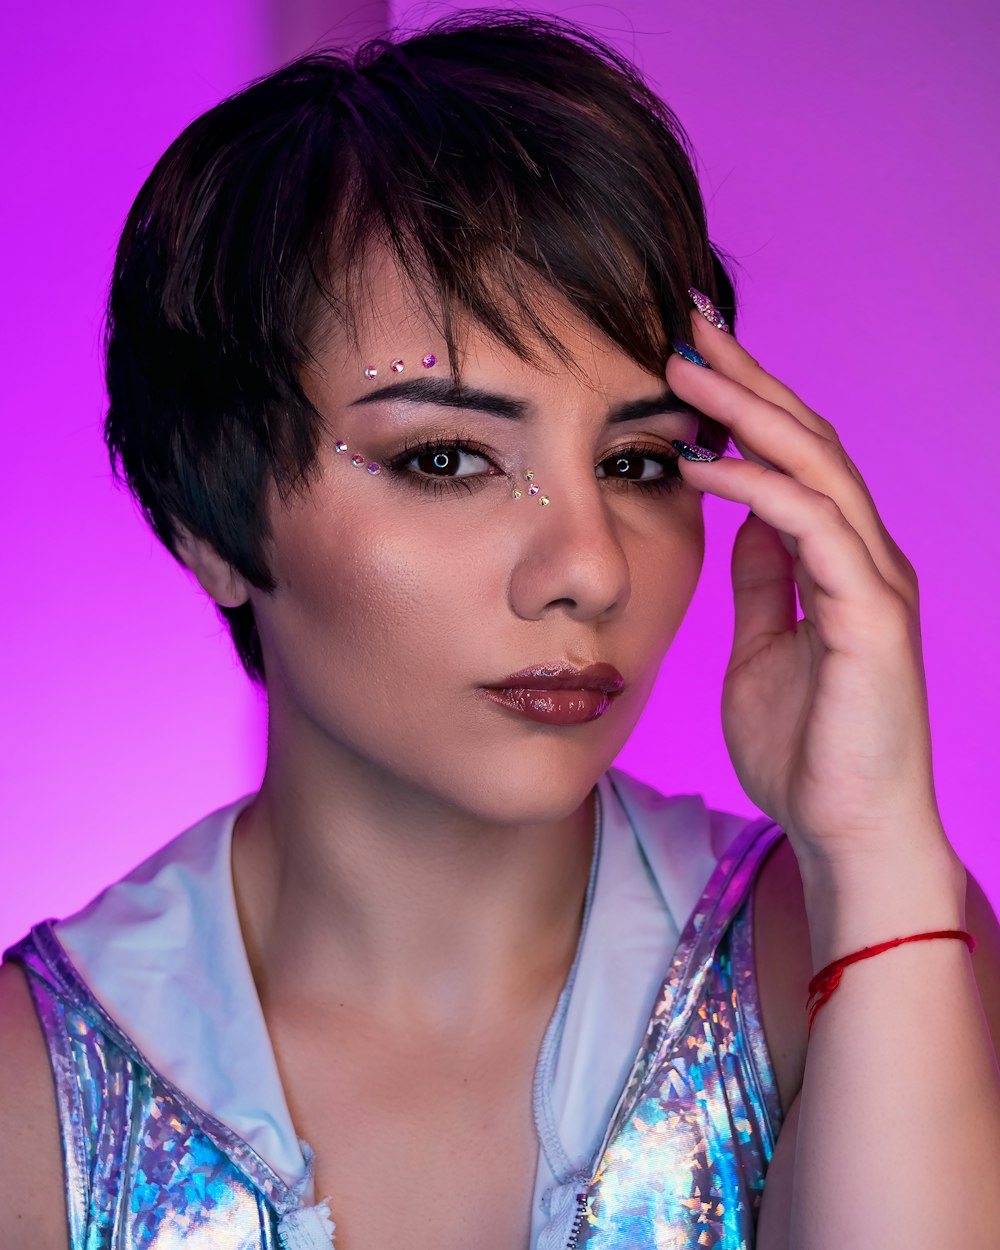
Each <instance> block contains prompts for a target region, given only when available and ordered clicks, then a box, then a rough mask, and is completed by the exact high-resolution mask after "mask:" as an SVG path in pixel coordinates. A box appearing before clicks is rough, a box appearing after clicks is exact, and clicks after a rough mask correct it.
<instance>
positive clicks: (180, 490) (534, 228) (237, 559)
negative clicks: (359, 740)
mask: <svg viewBox="0 0 1000 1250" xmlns="http://www.w3.org/2000/svg"><path fill="white" fill-rule="evenodd" d="M691 153H692V149H691V144H690V141H689V139H688V137H687V135H686V134H685V132H684V130H683V128H682V127H681V125H680V123H679V122H678V121H677V119H676V118H675V116H674V114H673V113H672V111H671V110H670V109H669V108H668V107H667V105H666V104H664V103H663V101H661V100H660V99H658V98H657V96H656V95H654V94H653V92H652V91H651V90H650V89H649V88H648V87H647V86H646V85H645V83H644V82H643V81H642V79H641V78H640V76H639V74H638V71H637V70H636V69H635V67H634V66H632V65H631V64H630V63H629V62H628V61H627V60H625V59H624V58H623V57H622V56H621V55H620V54H618V53H617V52H615V51H614V50H613V49H611V48H609V47H607V46H606V45H604V44H603V43H602V42H601V41H600V40H598V39H597V38H595V37H594V36H593V35H591V34H589V33H587V32H585V31H582V30H580V29H579V28H577V27H575V26H573V25H571V24H570V23H568V22H565V21H562V20H559V19H556V18H541V17H538V16H537V15H528V14H524V13H509V12H508V13H503V14H501V13H495V12H485V11H472V12H468V11H466V12H464V13H462V14H460V15H458V16H453V17H449V18H446V19H444V20H442V21H439V22H436V23H434V24H433V25H431V26H430V27H428V28H427V29H425V30H424V31H423V32H421V33H419V34H416V35H414V36H411V37H407V38H395V37H393V38H389V39H376V40H372V41H370V42H368V43H366V44H365V45H364V46H362V47H361V48H360V49H359V50H358V51H356V52H354V53H341V52H337V51H327V52H321V53H317V54H315V55H309V56H303V57H301V58H299V59H298V60H295V61H293V62H292V63H291V64H289V65H287V66H285V67H284V68H283V69H280V70H278V71H277V72H276V73H273V74H269V75H267V77H265V78H261V79H259V80H258V81H256V82H254V83H252V84H251V85H250V86H248V87H246V88H245V89H244V90H242V91H240V92H238V93H237V94H236V95H234V96H231V97H230V98H229V99H227V100H224V101H223V102H222V103H221V104H219V105H217V106H216V107H215V108H212V109H210V110H209V111H208V112H207V113H205V114H204V115H203V116H201V117H199V118H197V119H196V120H195V121H194V122H192V123H191V125H189V126H188V127H187V129H186V130H185V131H184V132H183V133H182V134H181V135H180V137H179V138H178V139H176V140H175V142H174V143H172V144H171V145H170V147H169V148H168V149H167V151H166V153H165V154H164V155H163V157H162V158H161V159H160V160H159V162H158V163H157V164H156V166H155V168H154V169H153V171H152V173H151V174H150V175H149V177H148V179H147V180H146V182H145V183H144V185H143V187H142V189H141V190H140V192H139V194H138V197H137V198H136V201H135V203H134V205H133V206H132V209H131V211H130V213H129V215H128V219H127V221H126V223H125V227H124V230H123V233H122V237H121V241H120V244H119V247H118V251H117V256H116V260H115V267H114V275H113V278H112V283H111V290H110V296H109V300H108V309H107V325H106V336H105V351H106V373H107V387H108V400H109V407H108V414H107V419H106V423H105V440H106V442H107V446H108V450H109V452H110V456H111V464H112V469H113V472H114V474H115V477H116V479H117V480H119V481H124V482H125V483H126V484H127V486H128V488H129V489H130V491H131V492H132V494H133V495H134V496H135V498H136V500H137V501H138V503H139V505H140V507H141V508H142V511H143V513H144V514H145V516H146V519H147V520H148V522H149V524H150V525H151V526H152V528H153V530H154V531H155V533H156V535H157V536H158V538H159V539H160V540H161V541H162V542H163V543H164V545H165V546H166V547H167V548H168V550H170V551H171V552H172V553H173V554H174V555H175V556H176V555H177V544H178V541H179V539H180V536H181V530H180V527H183V529H184V530H186V531H187V532H188V533H190V534H192V535H194V536H195V537H198V538H201V539H203V540H205V541H207V542H208V543H210V544H211V546H212V547H213V548H214V549H215V550H216V551H217V552H218V553H219V555H220V556H221V557H222V558H223V559H224V560H226V561H227V562H228V563H229V564H230V565H231V566H232V567H233V568H234V569H235V570H236V571H237V572H238V573H239V574H240V575H241V576H242V577H243V578H244V579H245V580H246V581H247V582H248V583H249V584H251V585H252V586H255V587H257V588H258V589H259V590H261V591H264V592H266V593H270V592H273V591H274V590H275V588H276V583H275V581H274V578H273V576H272V574H271V572H270V570H269V568H268V563H267V547H268V540H269V538H270V529H269V525H268V520H267V515H266V498H267V494H268V491H269V488H270V487H271V486H272V485H273V486H274V487H275V488H276V489H277V491H278V494H279V497H280V498H281V499H282V500H286V499H287V498H288V497H289V495H290V494H291V492H293V491H294V490H295V489H296V487H297V486H300V485H301V484H304V483H307V482H308V481H309V480H310V474H311V472H312V470H314V468H315V466H316V461H317V452H318V448H319V444H320V439H321V436H322V434H323V433H324V430H325V423H324V418H323V416H322V414H320V413H319V412H318V411H317V410H316V408H315V407H314V406H313V405H312V404H311V403H310V401H309V399H308V398H307V395H306V393H305V389H304V382H303V377H304V370H305V368H306V367H307V366H308V364H309V362H310V359H311V358H312V352H313V351H314V349H315V346H316V338H317V334H318V332H319V331H320V329H321V328H325V327H327V326H333V327H337V326H339V327H341V328H342V329H345V330H347V331H349V332H352V333H353V332H354V330H353V329H352V327H356V325H357V317H358V315H359V314H362V313H363V309H364V295H365V283H364V281H363V280H362V278H363V265H364V258H365V257H366V255H369V254H370V253H371V251H372V248H373V246H378V247H384V248H387V249H388V250H389V253H390V255H392V256H393V257H394V258H395V261H396V263H397V264H398V265H399V267H400V270H401V272H402V273H403V274H404V275H405V276H406V277H407V279H408V280H410V281H412V283H413V285H414V288H415V289H416V290H417V291H418V293H420V297H421V299H422V300H424V301H425V306H426V307H427V308H428V310H432V311H433V315H434V317H435V323H436V324H438V325H439V326H440V327H441V330H442V334H443V337H444V339H445V342H446V343H447V346H448V352H449V362H450V367H451V370H452V375H453V377H455V379H456V382H458V381H459V377H458V371H457V370H458V366H457V352H456V324H457V322H456V318H458V317H461V316H464V317H469V316H471V317H472V318H473V319H475V320H476V321H478V322H479V323H481V325H482V326H483V327H485V329H486V330H487V331H489V332H490V333H491V334H492V335H494V336H495V337H496V339H497V340H499V342H500V343H502V344H504V345H506V346H507V347H508V348H510V349H511V350H513V351H514V352H515V353H517V355H518V356H519V357H520V358H521V359H523V360H526V361H530V360H532V359H533V358H534V353H533V348H532V344H533V343H535V344H537V343H538V342H541V343H543V344H546V345H548V346H550V347H558V345H559V343H558V335H557V334H556V331H555V329H554V328H553V327H552V326H551V325H548V324H544V323H543V322H542V320H541V318H540V315H539V314H538V313H537V312H536V311H535V305H536V304H538V303H539V302H540V301H538V298H537V296H538V290H539V281H540V280H541V282H543V283H544V284H547V288H548V289H550V290H551V289H554V291H555V292H556V293H558V294H559V295H561V296H563V297H564V298H565V299H566V300H567V301H568V302H569V304H570V305H571V306H572V307H573V308H574V309H575V310H576V311H578V312H579V313H580V314H582V315H583V316H584V317H585V318H586V319H587V320H588V321H589V322H590V323H592V324H593V325H594V326H595V327H596V328H597V329H598V330H600V331H601V332H602V333H603V334H604V335H606V336H607V338H608V339H610V340H611V341H612V342H613V343H615V344H616V345H617V346H618V347H620V348H621V349H622V350H623V351H624V352H626V353H627V354H628V355H629V356H630V357H631V358H632V359H634V360H635V361H636V362H638V363H639V364H640V365H641V366H643V367H644V368H646V369H648V370H650V371H651V372H654V373H657V374H662V373H663V370H664V369H665V367H666V361H667V357H668V355H669V353H670V351H671V348H670V342H671V340H672V339H674V338H690V320H689V317H690V310H691V301H690V299H689V298H688V295H687V289H688V287H692V286H693V287H696V288H698V289H699V290H701V291H703V292H705V293H706V294H707V295H708V296H709V297H710V298H711V299H712V300H713V301H714V302H715V304H716V305H717V306H718V307H719V309H720V310H721V311H722V313H723V315H725V316H726V318H727V320H728V321H729V323H730V325H735V312H736V310H735V307H734V303H735V297H734V292H733V285H732V282H731V280H730V278H729V276H728V275H727V273H726V270H725V268H724V267H723V264H722V261H721V260H720V254H719V253H718V251H717V250H716V249H715V248H713V246H712V245H711V243H710V242H709V239H708V235H707V227H706V221H705V209H704V205H703V202H702V198H701V193H700V190H699V187H698V183H697V180H696V178H695V174H694V170H693V168H692V154H691ZM511 308H515V309H517V310H518V315H517V316H513V317H512V316H511V312H510V310H511ZM699 438H700V440H701V441H702V442H704V443H707V444H708V445H709V446H713V447H715V448H717V449H718V448H721V447H722V446H723V445H724V443H725V435H724V432H723V431H722V429H721V427H720V426H718V425H716V424H715V423H714V422H711V421H709V420H708V419H703V420H702V423H701V431H700V434H699ZM219 611H220V613H221V615H222V617H223V618H224V620H225V622H226V624H227V625H228V627H229V630H230V632H231V634H232V638H233V642H234V645H235V648H236V651H237V654H238V655H239V658H240V661H241V662H242V664H243V667H244V668H245V669H246V671H247V673H248V674H249V676H250V677H251V678H252V679H253V680H254V681H255V682H256V683H258V684H260V685H263V684H264V681H265V674H264V657H263V654H262V651H261V645H260V639H259V636H258V633H257V629H256V626H255V623H254V616H253V609H252V607H251V605H250V604H249V603H247V604H244V605H242V606H241V607H238V608H220V609H219Z"/></svg>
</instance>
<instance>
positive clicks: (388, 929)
mask: <svg viewBox="0 0 1000 1250" xmlns="http://www.w3.org/2000/svg"><path fill="white" fill-rule="evenodd" d="M310 745H311V747H312V748H313V749H310ZM316 745H317V744H316V743H315V742H313V743H312V744H306V743H302V742H299V743H298V744H297V747H296V749H294V750H292V749H290V750H279V749H275V743H274V740H273V736H272V743H271V750H270V751H269V756H268V767H267V771H266V774H265V778H264V782H263V784H262V786H261V789H260V793H259V794H258V795H257V797H256V798H255V800H254V801H253V802H252V803H251V804H250V805H249V806H248V807H247V808H246V809H245V810H244V811H243V813H242V814H241V815H240V817H239V820H238V822H237V826H236V831H235V835H234V839H233V873H234V880H235V886H236V896H237V904H238V908H239V914H240V922H241V925H242V928H243V934H244V940H245V941H246V945H247V951H248V955H249V958H250V964H251V967H252V969H253V973H254V977H255V980H256V981H257V986H258V991H259V992H260V995H261V1000H262V1003H263V1004H264V1005H265V1010H266V1009H267V1006H268V1004H269V1003H274V1002H279V1001H280V1002H288V1003H298V1002H303V1001H311V1002H312V1003H313V1004H314V1005H315V1006H316V1008H317V1009H321V1008H322V1006H323V1005H324V1004H328V1005H330V1006H335V1005H338V1004H343V1003H348V1002H349V1003H352V1004H355V1005H361V1004H364V1006H365V1008H366V1010H369V1011H374V1012H376V1013H378V1014H380V1015H381V1014H384V1015H385V1016H386V1018H395V1019H398V1018H399V1013H400V1012H406V1013H407V1016H408V1018H410V1019H413V1020H414V1021H415V1022H416V1021H418V1020H419V1021H423V1022H424V1023H426V1024H427V1025H428V1026H431V1027H433V1026H434V1025H435V1024H436V1023H440V1024H441V1025H442V1026H448V1025H450V1024H452V1023H454V1022H456V1021H458V1020H460V1019H461V1018H463V1017H466V1016H467V1014H468V1013H469V1012H470V1011H475V1012H478V1013H482V1012H483V1011H487V1012H488V1011H490V1010H497V1009H503V1006H504V1005H505V1004H506V1005H507V1006H508V1007H510V1006H511V1005H517V1004H518V1003H519V1002H521V1001H524V1000H527V999H531V998H532V997H533V996H534V995H535V994H537V993H539V992H541V993H545V994H547V993H549V992H550V989H551V984H552V982H553V979H555V980H556V981H558V982H561V980H562V978H563V977H564V975H565V973H566V971H567V970H568V968H569V966H570V964H571V962H572V959H573V954H574V951H575V949H576V945H577V941H578V937H579V928H580V921H581V917H582V909H583V901H584V896H585V892H586V884H587V879H588V875H589V871H590V866H591V859H592V851H593V845H594V816H595V809H594V804H595V802H596V799H595V796H594V793H593V792H591V794H590V795H588V796H587V797H586V798H585V799H584V800H583V802H581V803H580V804H579V805H578V806H577V807H576V808H575V809H574V810H572V811H571V812H570V813H569V814H567V815H560V816H558V817H557V818H556V819H548V820H545V821H541V822H538V821H531V822H527V823H525V822H514V823H511V822H504V821H501V820H497V819H492V818H490V819H487V818H484V817H483V816H482V815H481V814H476V813H475V812H471V811H469V810H467V809H462V808H459V807H457V806H455V805H454V804H449V803H448V802H447V801H446V798H443V797H442V796H441V795H440V794H439V793H436V792H435V791H433V790H431V789H429V788H427V787H422V786H420V785H417V784H409V783H407V782H406V781H405V780H401V779H399V778H390V777H387V776H386V774H385V773H384V772H381V771H379V770H377V769H376V768H374V767H372V765H371V763H370V762H369V761H366V760H363V759H361V758H359V756H358V755H357V754H354V753H352V752H350V751H349V750H346V749H341V750H338V749H336V747H335V746H333V745H332V744H330V743H329V741H328V740H327V741H326V742H324V743H323V744H322V749H321V750H317V749H315V748H316Z"/></svg>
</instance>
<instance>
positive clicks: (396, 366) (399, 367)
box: [389, 360, 403, 373]
mask: <svg viewBox="0 0 1000 1250" xmlns="http://www.w3.org/2000/svg"><path fill="white" fill-rule="evenodd" d="M389 368H390V369H391V370H392V371H393V373H402V372H403V362H402V361H401V360H394V361H393V362H392V364H391V365H390V366H389Z"/></svg>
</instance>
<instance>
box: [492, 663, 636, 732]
mask: <svg viewBox="0 0 1000 1250" xmlns="http://www.w3.org/2000/svg"><path fill="white" fill-rule="evenodd" d="M624 685H625V679H624V678H623V677H622V675H621V673H619V671H618V670H617V669H616V668H614V667H613V665H611V664H590V665H587V667H586V668H576V667H574V666H573V665H570V664H538V665H534V666H532V667H531V668H527V669H522V670H521V671H520V672H518V673H511V674H510V676H509V677H505V678H503V680H502V681H499V682H496V683H494V684H491V685H489V686H484V687H483V695H484V697H485V698H487V699H490V700H491V701H492V702H494V703H499V704H500V705H501V706H502V707H506V708H508V709H509V710H510V711H512V712H519V713H520V714H521V715H522V716H526V717H528V719H529V720H533V721H538V722H540V723H541V724H544V725H582V724H585V723H586V722H587V721H592V720H597V718H598V717H599V716H603V715H604V713H605V712H606V711H607V710H608V708H609V707H610V706H611V701H612V698H613V696H614V695H616V694H618V693H619V692H620V691H621V689H622V687H623V686H624Z"/></svg>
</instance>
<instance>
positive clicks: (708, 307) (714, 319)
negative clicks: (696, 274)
mask: <svg viewBox="0 0 1000 1250" xmlns="http://www.w3.org/2000/svg"><path fill="white" fill-rule="evenodd" d="M688 295H690V296H691V302H692V303H693V304H694V306H695V308H697V309H698V311H699V312H700V313H701V315H702V316H703V317H704V318H705V320H706V321H707V322H709V323H710V324H711V325H713V326H715V328H716V329H717V330H724V331H725V333H726V334H728V333H729V326H727V325H726V321H725V318H724V317H723V315H722V313H720V312H719V310H718V309H717V308H716V306H715V305H714V304H713V303H712V301H711V300H710V299H709V298H708V296H707V295H702V293H701V291H696V290H695V288H694V287H693V286H689V287H688Z"/></svg>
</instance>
